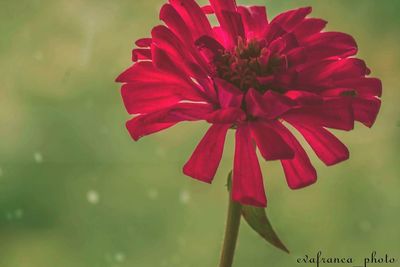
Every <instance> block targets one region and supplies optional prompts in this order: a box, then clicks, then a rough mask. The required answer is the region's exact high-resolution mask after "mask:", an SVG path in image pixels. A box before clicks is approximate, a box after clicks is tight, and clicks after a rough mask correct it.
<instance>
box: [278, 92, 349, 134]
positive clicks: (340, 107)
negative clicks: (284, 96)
mask: <svg viewBox="0 0 400 267" xmlns="http://www.w3.org/2000/svg"><path fill="white" fill-rule="evenodd" d="M282 118H283V119H284V120H286V121H288V122H289V123H292V122H293V123H301V124H307V125H313V126H323V127H328V128H334V129H340V130H345V131H350V130H352V129H353V128H354V116H353V110H352V106H351V99H348V98H339V99H329V100H325V101H324V103H323V104H321V105H314V106H305V107H302V108H298V109H293V110H291V111H289V112H288V113H286V114H284V115H282Z"/></svg>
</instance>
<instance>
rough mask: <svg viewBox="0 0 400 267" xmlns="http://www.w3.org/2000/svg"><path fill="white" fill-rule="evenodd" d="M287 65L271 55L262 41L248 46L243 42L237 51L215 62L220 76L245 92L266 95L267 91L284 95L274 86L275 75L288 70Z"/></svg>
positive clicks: (228, 52)
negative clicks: (256, 92)
mask: <svg viewBox="0 0 400 267" xmlns="http://www.w3.org/2000/svg"><path fill="white" fill-rule="evenodd" d="M285 64H286V62H285V61H284V60H283V58H281V57H279V55H277V54H273V53H271V51H270V50H269V49H268V47H266V45H265V43H263V42H262V41H261V42H260V41H256V40H252V41H249V42H247V43H245V42H244V41H243V40H242V39H239V41H238V45H237V46H236V48H235V49H234V50H233V51H224V52H222V53H221V54H219V55H217V56H216V57H215V59H214V65H215V68H216V74H217V75H218V77H220V78H222V79H224V80H226V81H228V82H230V83H232V84H234V85H235V86H236V87H238V88H239V89H240V90H242V91H243V92H246V91H247V90H249V89H250V88H254V89H256V90H258V91H260V92H262V93H264V92H265V91H267V90H274V91H277V92H281V89H280V88H279V87H277V86H276V85H275V84H274V74H275V73H277V72H279V71H280V70H282V68H285Z"/></svg>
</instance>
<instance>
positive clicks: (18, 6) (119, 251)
mask: <svg viewBox="0 0 400 267" xmlns="http://www.w3.org/2000/svg"><path fill="white" fill-rule="evenodd" d="M163 2H164V1H161V0H146V1H138V0H129V1H128V0H117V1H100V0H52V1H50V0H18V1H11V0H1V1H0V81H1V83H0V266H1V267H39V266H40V267H116V266H120V267H123V266H139V267H142V266H143V267H157V266H166V267H198V266H216V265H217V262H218V258H219V253H220V252H219V250H220V246H221V239H222V236H223V228H224V224H225V213H226V205H227V193H226V190H225V187H224V184H225V181H226V174H227V173H228V171H229V170H230V168H231V166H232V159H233V142H232V138H233V136H232V133H230V135H229V138H228V141H227V144H226V149H225V154H224V159H223V161H222V164H221V167H220V168H219V171H218V173H217V176H216V179H215V183H214V184H213V185H212V186H209V185H205V184H201V183H199V182H196V181H193V180H191V179H189V178H187V177H185V176H184V175H183V174H182V172H181V167H182V166H183V164H184V163H185V161H186V159H187V158H188V157H189V156H190V154H191V152H192V151H193V149H194V147H195V146H196V144H197V143H198V141H199V140H200V138H201V137H202V135H203V134H204V131H205V130H206V128H207V125H206V124H205V123H187V124H182V125H178V126H176V127H175V128H172V129H169V130H167V131H165V132H162V133H159V134H157V135H153V136H150V137H147V138H144V139H142V140H141V141H140V142H138V143H135V142H133V141H132V140H131V139H130V137H129V135H128V133H127V131H126V130H125V127H124V122H125V120H127V119H128V118H129V116H128V115H127V113H126V112H125V110H124V107H123V105H122V102H121V98H120V95H119V85H117V84H115V83H114V79H115V77H116V76H117V74H118V73H120V72H121V71H122V70H123V69H125V68H126V67H128V66H129V65H130V51H131V49H132V47H133V42H134V40H136V39H137V38H140V37H144V36H148V34H149V31H150V30H151V28H152V26H154V25H156V24H157V23H159V21H158V14H157V12H158V10H159V8H160V6H161V5H162V4H163ZM201 2H202V3H205V1H201ZM238 2H239V3H241V4H267V6H268V13H269V16H270V17H271V16H274V15H276V14H278V13H279V12H282V11H284V10H287V9H290V8H296V7H299V6H304V5H311V6H313V7H314V13H313V16H316V17H322V18H325V19H327V20H328V21H329V24H328V30H338V31H343V32H347V33H350V34H352V35H353V36H355V38H356V39H357V41H358V43H359V47H360V53H359V56H360V57H361V58H364V59H365V60H366V61H367V63H368V65H369V67H370V68H371V69H372V70H373V73H372V74H373V76H377V77H380V78H382V80H383V84H384V97H383V107H382V110H381V113H380V116H379V118H378V121H377V123H376V125H375V127H374V128H372V129H367V128H364V127H361V126H360V125H357V127H356V130H355V131H354V132H350V133H339V136H340V137H341V138H342V140H343V141H344V142H345V143H346V144H347V145H348V146H349V148H350V151H351V159H350V160H348V161H347V162H345V163H343V164H340V165H338V166H335V167H330V168H328V167H325V166H324V165H323V164H322V163H320V162H319V161H317V160H316V157H315V156H314V155H313V154H312V153H310V156H311V158H312V160H313V162H314V163H315V166H316V168H317V170H318V172H319V181H318V183H317V184H316V185H314V186H312V187H309V188H307V189H304V190H300V191H291V190H290V189H288V187H287V186H286V184H285V181H284V176H283V172H282V170H281V168H280V165H279V163H278V162H272V163H265V162H262V164H261V165H262V169H263V172H264V176H265V183H266V186H267V194H268V199H269V207H268V211H269V216H270V218H271V221H272V222H273V224H274V225H275V227H276V229H277V231H278V232H279V233H280V235H281V238H282V239H283V240H284V241H285V242H286V244H287V245H288V247H289V248H290V249H291V251H292V254H291V255H289V256H288V255H285V254H283V253H281V252H280V251H278V250H276V249H274V248H272V247H271V246H269V245H267V244H265V243H264V241H263V240H262V239H261V238H259V237H258V236H257V235H256V234H255V233H254V232H252V231H251V230H250V228H249V227H248V226H247V225H245V224H243V225H242V228H241V232H240V241H239V246H238V251H237V256H236V262H235V266H243V267H244V266H251V267H265V266H273V267H288V266H306V265H300V264H297V263H296V259H297V257H299V256H302V255H303V256H304V254H309V255H310V254H311V255H315V254H316V253H317V252H318V251H319V250H322V251H323V253H324V254H325V255H331V256H341V257H344V256H353V257H354V258H356V259H359V260H361V258H363V257H365V256H368V254H370V253H371V251H372V250H376V251H377V252H378V253H379V254H383V255H384V254H385V253H389V254H390V255H392V256H394V257H396V258H397V259H399V258H400V252H399V251H400V227H399V223H400V212H399V210H400V194H399V188H400V179H399V178H400V177H399V176H400V160H399V159H400V157H399V147H400V141H399V140H400V139H399V134H400V112H399V111H400V107H399V103H398V101H399V97H400V90H399V84H400V75H399V71H400V52H399V43H400V30H399V27H400V17H399V10H400V1H392V0H385V1H382V0H352V1H348V0H335V1H333V0H332V1H320V0H309V1H305V0H304V1H289V0H285V1H283V0H279V1H278V0H275V1H272V0H271V1H261V0H251V1H250V0H248V1H244V0H242V1H238ZM308 266H310V265H308Z"/></svg>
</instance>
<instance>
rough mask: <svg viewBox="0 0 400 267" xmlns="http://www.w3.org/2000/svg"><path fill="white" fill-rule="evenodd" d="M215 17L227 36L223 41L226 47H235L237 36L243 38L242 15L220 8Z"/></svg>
mask: <svg viewBox="0 0 400 267" xmlns="http://www.w3.org/2000/svg"><path fill="white" fill-rule="evenodd" d="M217 18H218V21H219V23H220V25H221V28H222V29H223V30H224V32H225V34H226V37H227V38H228V40H226V42H225V46H226V48H228V49H229V48H232V47H235V46H236V45H237V41H238V38H239V37H241V38H242V39H244V38H245V32H244V26H243V23H242V17H241V16H240V14H239V13H237V12H230V11H226V10H222V11H221V12H220V13H217Z"/></svg>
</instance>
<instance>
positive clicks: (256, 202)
mask: <svg viewBox="0 0 400 267" xmlns="http://www.w3.org/2000/svg"><path fill="white" fill-rule="evenodd" d="M232 199H233V200H234V201H237V202H240V203H241V204H243V205H251V206H258V207H265V206H266V205H267V199H266V197H265V191H264V184H263V177H262V174H261V169H260V165H259V163H258V159H257V154H256V151H255V148H254V145H253V142H252V140H251V133H250V129H249V126H248V125H247V124H243V125H239V126H238V129H237V131H236V145H235V160H234V166H233V180H232Z"/></svg>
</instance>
